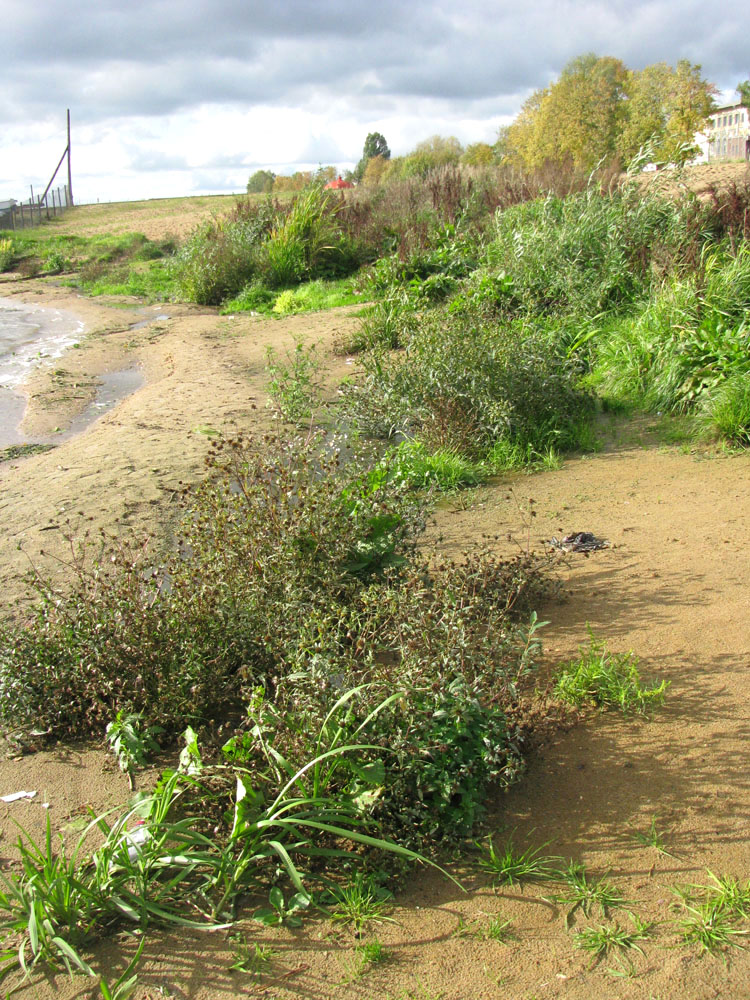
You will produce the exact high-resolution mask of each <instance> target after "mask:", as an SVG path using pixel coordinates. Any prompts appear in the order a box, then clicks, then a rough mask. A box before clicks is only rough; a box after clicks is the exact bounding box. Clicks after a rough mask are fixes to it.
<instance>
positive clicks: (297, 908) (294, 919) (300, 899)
mask: <svg viewBox="0 0 750 1000" xmlns="http://www.w3.org/2000/svg"><path fill="white" fill-rule="evenodd" d="M268 902H269V904H270V905H269V906H268V907H267V908H265V909H260V910H256V911H255V913H254V915H253V919H254V920H257V921H259V922H260V923H261V924H265V925H266V927H276V926H277V925H280V924H286V926H287V927H300V926H301V924H302V918H301V917H300V916H299V914H300V913H304V911H305V910H306V909H307V908H308V907H309V905H310V897H309V896H308V894H307V893H306V892H304V891H301V892H295V893H294V894H293V895H291V896H289V898H288V899H287V898H285V897H284V893H283V892H282V890H281V889H280V888H279V887H278V886H277V885H275V886H273V888H272V889H271V891H270V892H269V894H268Z"/></svg>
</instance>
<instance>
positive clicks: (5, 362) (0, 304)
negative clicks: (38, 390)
mask: <svg viewBox="0 0 750 1000" xmlns="http://www.w3.org/2000/svg"><path fill="white" fill-rule="evenodd" d="M83 328H84V327H83V322H82V321H81V320H79V319H78V318H77V317H76V316H73V315H72V314H71V313H66V312H63V311H62V310H61V309H42V308H40V307H38V306H29V305H22V304H21V303H19V302H14V301H13V300H12V299H3V298H0V386H4V387H5V388H6V389H14V388H15V387H17V386H19V385H21V384H22V383H23V382H25V380H26V379H27V378H28V376H29V374H30V372H31V371H32V370H33V369H34V368H35V367H36V366H37V365H39V364H40V363H41V362H43V361H53V360H54V359H55V358H59V357H60V355H61V354H63V352H64V351H66V350H67V349H68V348H69V347H70V346H71V345H72V344H75V343H77V342H78V340H79V339H80V337H81V334H82V333H83Z"/></svg>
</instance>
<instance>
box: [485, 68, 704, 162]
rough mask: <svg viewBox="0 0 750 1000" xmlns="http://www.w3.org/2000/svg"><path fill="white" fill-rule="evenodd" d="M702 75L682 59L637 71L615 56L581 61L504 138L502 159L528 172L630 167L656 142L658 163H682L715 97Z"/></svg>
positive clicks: (538, 95) (529, 105) (540, 93)
mask: <svg viewBox="0 0 750 1000" xmlns="http://www.w3.org/2000/svg"><path fill="white" fill-rule="evenodd" d="M700 69H701V68H700V66H694V65H692V64H691V63H690V62H688V61H687V60H686V59H683V60H681V61H680V62H679V63H678V64H677V66H676V67H675V68H673V67H671V66H668V65H666V63H657V64H655V65H652V66H647V67H646V68H645V69H643V70H642V71H640V72H632V71H630V70H628V68H627V67H626V66H625V64H624V63H622V62H621V61H620V60H619V59H614V58H612V57H610V56H605V57H603V58H600V57H598V56H596V55H594V54H593V53H588V54H587V55H583V56H579V57H578V58H577V59H574V60H573V61H572V62H570V63H568V65H567V66H566V67H565V69H564V70H563V71H562V73H561V75H560V78H559V80H557V81H556V82H554V83H552V84H551V85H550V86H549V87H548V88H546V89H544V90H537V91H535V92H534V93H533V94H532V95H531V96H530V97H529V98H528V99H527V101H526V102H525V103H524V105H523V107H522V108H521V111H520V113H519V115H518V117H517V118H516V120H515V121H514V122H513V123H512V124H511V125H510V126H509V127H508V128H507V130H506V131H505V132H504V134H503V135H501V136H499V137H498V144H500V145H501V146H502V150H501V152H502V154H504V157H505V158H507V159H509V160H511V161H516V162H518V163H521V164H523V165H524V166H527V167H536V166H541V165H542V164H543V163H544V162H545V161H552V162H557V163H562V162H569V163H572V164H573V165H574V166H576V167H578V168H581V169H587V170H590V169H591V168H592V167H594V166H596V164H597V163H599V162H600V161H602V160H604V161H612V160H614V159H615V158H616V157H619V158H620V159H622V160H623V161H626V162H627V161H629V160H630V159H631V158H632V157H633V156H634V155H635V153H637V152H638V150H639V149H640V148H641V146H643V145H644V144H645V143H647V142H651V144H652V148H653V149H654V150H655V155H656V156H657V158H658V159H660V160H662V161H669V162H675V161H676V162H683V161H684V160H685V159H687V158H689V156H691V155H692V151H691V144H692V139H693V136H694V135H695V133H696V132H697V131H698V130H699V129H700V128H701V126H702V125H703V124H704V122H705V120H706V117H707V115H708V113H709V111H710V109H711V105H712V97H713V94H714V93H715V90H714V88H713V86H712V85H711V84H710V83H707V82H706V81H705V80H704V79H703V78H702V77H701V74H700Z"/></svg>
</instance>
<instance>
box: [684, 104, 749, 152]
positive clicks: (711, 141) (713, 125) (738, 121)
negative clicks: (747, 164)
mask: <svg viewBox="0 0 750 1000" xmlns="http://www.w3.org/2000/svg"><path fill="white" fill-rule="evenodd" d="M701 138H702V139H703V141H702V142H701V141H700V139H699V138H698V137H696V141H697V142H698V145H699V146H700V147H701V153H702V155H701V157H700V160H702V161H703V162H704V163H713V162H715V161H716V160H750V110H748V108H746V107H744V106H743V105H742V104H730V105H729V106H728V107H725V108H717V109H716V110H715V111H712V112H711V114H710V115H709V117H708V124H707V125H706V128H705V129H704V131H703V134H702V137H701Z"/></svg>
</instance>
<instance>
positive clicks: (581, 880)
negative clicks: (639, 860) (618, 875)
mask: <svg viewBox="0 0 750 1000" xmlns="http://www.w3.org/2000/svg"><path fill="white" fill-rule="evenodd" d="M559 877H560V879H561V881H563V882H565V883H566V886H567V888H566V889H564V890H563V891H562V892H561V893H558V894H557V895H555V896H553V897H552V899H553V900H554V902H557V903H562V904H563V905H564V906H569V907H570V910H569V911H568V914H567V917H566V922H569V921H570V918H571V917H572V916H573V914H574V913H575V911H576V910H577V909H579V908H580V909H581V910H582V912H583V913H584V915H585V916H587V917H588V916H590V915H591V913H592V911H593V909H594V907H595V906H598V907H599V908H600V910H601V911H602V914H603V916H605V917H607V916H609V911H610V910H616V909H621V908H622V907H624V906H627V905H628V900H626V899H625V897H624V896H623V895H622V893H621V892H620V891H619V889H617V888H616V887H615V886H614V885H612V883H611V882H607V881H605V879H604V878H600V879H597V878H593V879H592V878H590V877H589V875H588V873H587V871H586V866H585V865H583V864H580V863H578V862H575V861H571V862H570V864H569V865H568V867H567V869H565V870H564V871H561V872H560V873H559Z"/></svg>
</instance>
